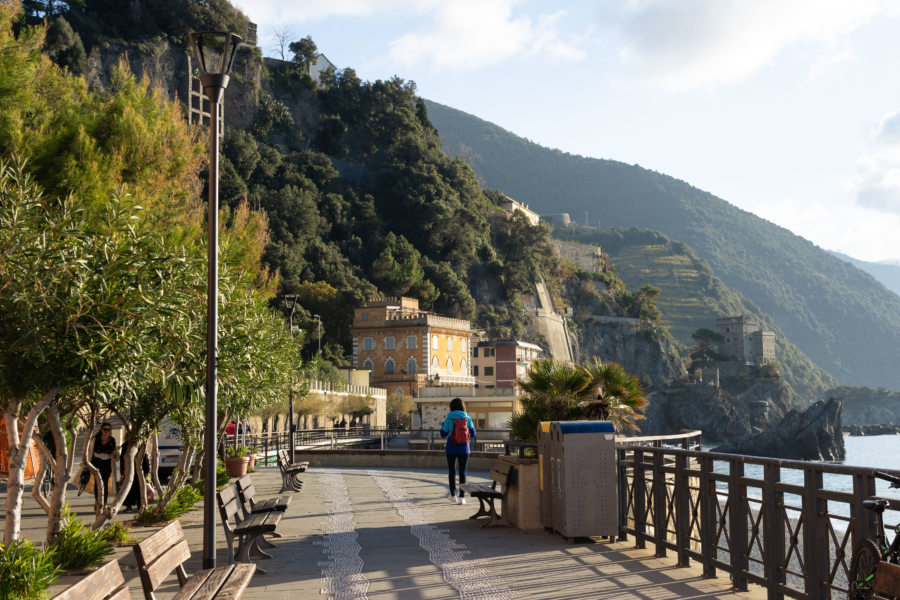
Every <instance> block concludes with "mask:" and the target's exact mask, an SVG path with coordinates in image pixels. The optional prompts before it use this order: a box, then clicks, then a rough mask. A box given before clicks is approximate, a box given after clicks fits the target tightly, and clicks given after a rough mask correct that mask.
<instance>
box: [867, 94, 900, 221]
mask: <svg viewBox="0 0 900 600" xmlns="http://www.w3.org/2000/svg"><path fill="white" fill-rule="evenodd" d="M857 199H858V200H859V203H860V204H862V205H863V206H866V207H869V208H873V209H876V210H883V211H889V212H893V213H900V111H898V112H895V113H893V114H890V115H888V116H886V117H885V118H884V119H882V121H881V126H880V127H879V130H878V133H877V134H876V136H875V138H874V139H873V140H872V143H871V144H870V146H869V148H868V149H867V151H866V153H865V154H863V156H862V157H860V159H859V160H858V161H857Z"/></svg>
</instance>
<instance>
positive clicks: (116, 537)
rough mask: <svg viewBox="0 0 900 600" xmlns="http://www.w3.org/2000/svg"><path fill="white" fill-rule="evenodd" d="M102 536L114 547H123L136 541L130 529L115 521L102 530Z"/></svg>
mask: <svg viewBox="0 0 900 600" xmlns="http://www.w3.org/2000/svg"><path fill="white" fill-rule="evenodd" d="M100 535H102V536H103V539H105V540H106V541H107V542H109V543H110V544H112V545H113V546H121V545H123V544H128V543H130V542H132V541H134V538H132V537H131V533H129V530H128V528H127V527H126V526H125V525H124V524H122V523H120V522H118V521H113V522H111V523H110V524H109V525H107V526H106V527H104V528H103V529H101V530H100Z"/></svg>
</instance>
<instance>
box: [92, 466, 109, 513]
mask: <svg viewBox="0 0 900 600" xmlns="http://www.w3.org/2000/svg"><path fill="white" fill-rule="evenodd" d="M91 464H92V465H94V466H95V467H97V470H98V471H100V478H101V479H102V480H103V504H104V505H105V504H106V500H107V498H108V497H109V482H110V476H111V475H112V460H111V459H109V458H107V459H102V458H91ZM99 488H100V486H99V485H97V482H96V481H95V482H94V498H95V499H96V500H100V499H99V498H97V492H99V491H100V489H99Z"/></svg>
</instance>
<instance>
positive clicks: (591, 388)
mask: <svg viewBox="0 0 900 600" xmlns="http://www.w3.org/2000/svg"><path fill="white" fill-rule="evenodd" d="M519 385H521V387H522V390H523V391H524V392H525V394H526V395H525V396H524V397H523V398H522V399H521V403H522V412H520V413H518V414H516V415H515V416H513V418H512V419H510V422H509V425H510V429H511V435H512V436H513V438H515V439H517V440H521V441H532V442H533V441H536V436H537V433H536V432H537V427H538V423H539V422H540V421H561V420H575V419H603V420H610V421H612V423H613V425H614V426H615V427H616V429H617V430H622V429H632V430H639V429H640V428H639V427H638V426H637V424H636V421H638V420H640V419H643V418H644V417H643V415H642V414H641V413H642V412H643V411H644V409H645V408H646V407H647V399H646V398H645V397H644V390H643V388H642V386H641V383H640V380H639V379H638V378H637V377H635V376H633V375H630V374H628V373H627V372H626V371H625V369H624V368H623V367H622V366H621V365H619V364H617V363H614V362H608V361H607V362H603V361H601V360H600V359H598V358H594V359H593V360H592V361H591V362H589V363H587V364H586V365H572V364H568V363H564V362H559V361H555V360H553V359H547V358H544V359H540V360H536V361H535V362H534V363H533V364H532V365H531V369H530V370H529V371H528V373H527V374H526V376H525V379H523V380H521V381H520V382H519Z"/></svg>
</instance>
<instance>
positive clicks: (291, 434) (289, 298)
mask: <svg viewBox="0 0 900 600" xmlns="http://www.w3.org/2000/svg"><path fill="white" fill-rule="evenodd" d="M284 299H285V301H287V302H290V304H289V306H290V307H291V314H290V315H289V316H288V325H289V327H290V328H291V337H294V309H295V308H297V295H296V294H286V295H285V297H284ZM288 413H289V415H288V416H289V418H290V421H289V422H288V444H290V446H291V462H292V463H294V462H296V460H295V459H296V457H295V456H294V451H295V449H296V448H295V447H294V446H295V444H294V440H295V437H294V430H295V429H296V427H295V426H294V366H293V365H291V390H290V392H289V393H288Z"/></svg>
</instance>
